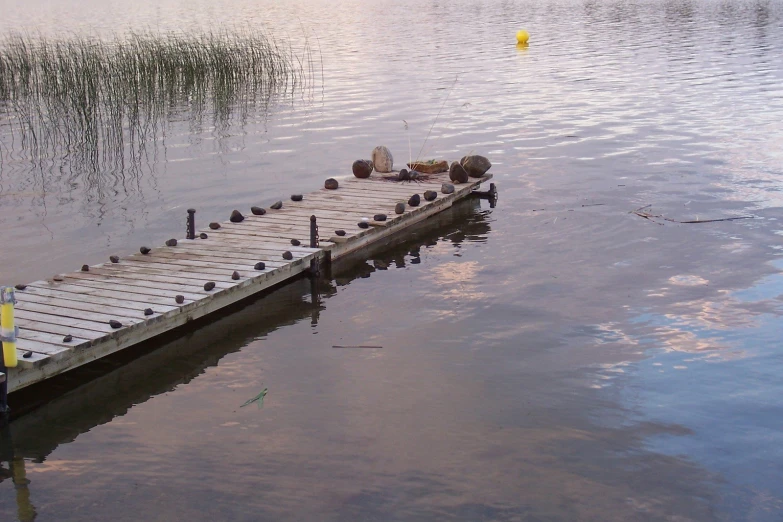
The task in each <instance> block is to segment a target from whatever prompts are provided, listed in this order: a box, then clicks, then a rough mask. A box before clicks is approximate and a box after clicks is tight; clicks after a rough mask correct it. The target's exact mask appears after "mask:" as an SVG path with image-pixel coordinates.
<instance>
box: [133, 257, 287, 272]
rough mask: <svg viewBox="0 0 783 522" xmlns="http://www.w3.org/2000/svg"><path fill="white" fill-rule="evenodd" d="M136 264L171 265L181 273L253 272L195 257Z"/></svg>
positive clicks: (160, 258) (161, 258) (151, 259)
mask: <svg viewBox="0 0 783 522" xmlns="http://www.w3.org/2000/svg"><path fill="white" fill-rule="evenodd" d="M281 260H282V259H281ZM136 262H137V263H153V264H156V265H158V264H163V263H166V264H168V265H171V266H182V267H183V268H182V270H183V271H185V270H186V269H188V268H190V269H194V270H199V271H200V270H204V269H210V270H214V269H221V270H229V271H234V270H237V271H239V272H240V273H243V272H244V273H249V272H250V271H251V270H253V266H252V265H249V264H233V263H231V264H229V263H223V262H217V263H215V262H213V261H208V260H200V259H196V258H195V257H193V258H191V259H184V258H177V257H169V258H164V257H158V258H157V259H155V258H149V259H144V258H139V259H136ZM276 268H279V267H272V268H270V267H267V268H266V270H265V271H267V272H268V271H270V270H274V269H276Z"/></svg>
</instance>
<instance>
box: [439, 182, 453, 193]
mask: <svg viewBox="0 0 783 522" xmlns="http://www.w3.org/2000/svg"><path fill="white" fill-rule="evenodd" d="M440 191H441V192H443V193H444V194H452V193H453V192H454V185H452V184H451V183H444V184H443V185H441V186H440Z"/></svg>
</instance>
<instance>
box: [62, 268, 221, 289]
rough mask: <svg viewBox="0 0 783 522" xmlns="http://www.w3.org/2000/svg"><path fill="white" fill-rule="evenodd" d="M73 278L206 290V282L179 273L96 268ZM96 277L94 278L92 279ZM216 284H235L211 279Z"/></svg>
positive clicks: (218, 285)
mask: <svg viewBox="0 0 783 522" xmlns="http://www.w3.org/2000/svg"><path fill="white" fill-rule="evenodd" d="M72 276H73V277H76V278H80V279H82V278H83V279H89V280H93V281H118V282H121V283H122V284H127V285H131V286H143V287H148V288H160V289H169V290H173V291H179V290H184V291H186V292H198V291H201V290H203V289H204V284H205V283H204V282H199V280H198V279H195V278H192V277H190V276H189V275H188V276H185V275H183V274H178V273H168V274H166V275H160V274H150V273H147V274H139V273H138V272H135V271H133V270H114V269H109V268H102V267H95V268H92V269H90V272H89V274H86V273H80V272H75V273H74V274H72ZM90 276H94V277H90ZM209 281H212V282H214V283H215V288H229V287H231V286H232V285H234V284H235V283H233V282H231V281H230V280H228V281H218V280H217V278H214V279H210V280H209Z"/></svg>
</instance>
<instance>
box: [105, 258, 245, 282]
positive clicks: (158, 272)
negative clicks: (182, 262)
mask: <svg viewBox="0 0 783 522" xmlns="http://www.w3.org/2000/svg"><path fill="white" fill-rule="evenodd" d="M149 265H151V263H150V264H145V263H123V265H122V267H119V266H106V267H103V268H101V270H102V271H103V272H106V273H108V272H117V273H123V274H135V275H137V276H150V277H152V278H159V277H168V278H171V277H172V274H176V276H177V277H185V278H187V280H188V281H191V282H197V283H198V284H200V285H202V286H203V285H204V284H205V283H208V282H210V281H214V282H215V283H217V282H225V283H229V282H231V281H232V279H231V274H232V273H233V271H232V270H222V271H221V272H220V273H218V274H202V273H198V272H180V271H174V270H172V268H168V269H165V268H155V267H154V266H149ZM240 277H241V275H240ZM151 280H157V279H151Z"/></svg>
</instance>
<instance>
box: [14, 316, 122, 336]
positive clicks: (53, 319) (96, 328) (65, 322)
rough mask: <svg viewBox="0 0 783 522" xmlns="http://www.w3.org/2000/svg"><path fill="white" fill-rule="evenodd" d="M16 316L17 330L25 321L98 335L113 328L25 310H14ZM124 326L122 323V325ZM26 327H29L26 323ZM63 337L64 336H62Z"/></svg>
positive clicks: (99, 323) (102, 324) (104, 324)
mask: <svg viewBox="0 0 783 522" xmlns="http://www.w3.org/2000/svg"><path fill="white" fill-rule="evenodd" d="M16 316H17V317H18V318H19V319H20V323H19V328H22V326H23V325H24V323H23V322H22V321H21V320H23V319H26V320H27V321H37V322H42V323H48V324H58V325H60V326H69V327H71V326H72V327H75V328H80V329H82V330H89V331H93V332H99V333H104V334H105V333H111V332H113V331H114V328H112V327H111V326H109V322H108V321H107V322H105V323H101V322H97V321H90V320H86V319H76V320H74V319H72V318H70V317H61V316H59V315H50V314H42V313H38V312H28V311H27V310H16ZM123 324H124V323H123ZM28 327H31V325H29V323H28ZM64 335H65V334H64Z"/></svg>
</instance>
